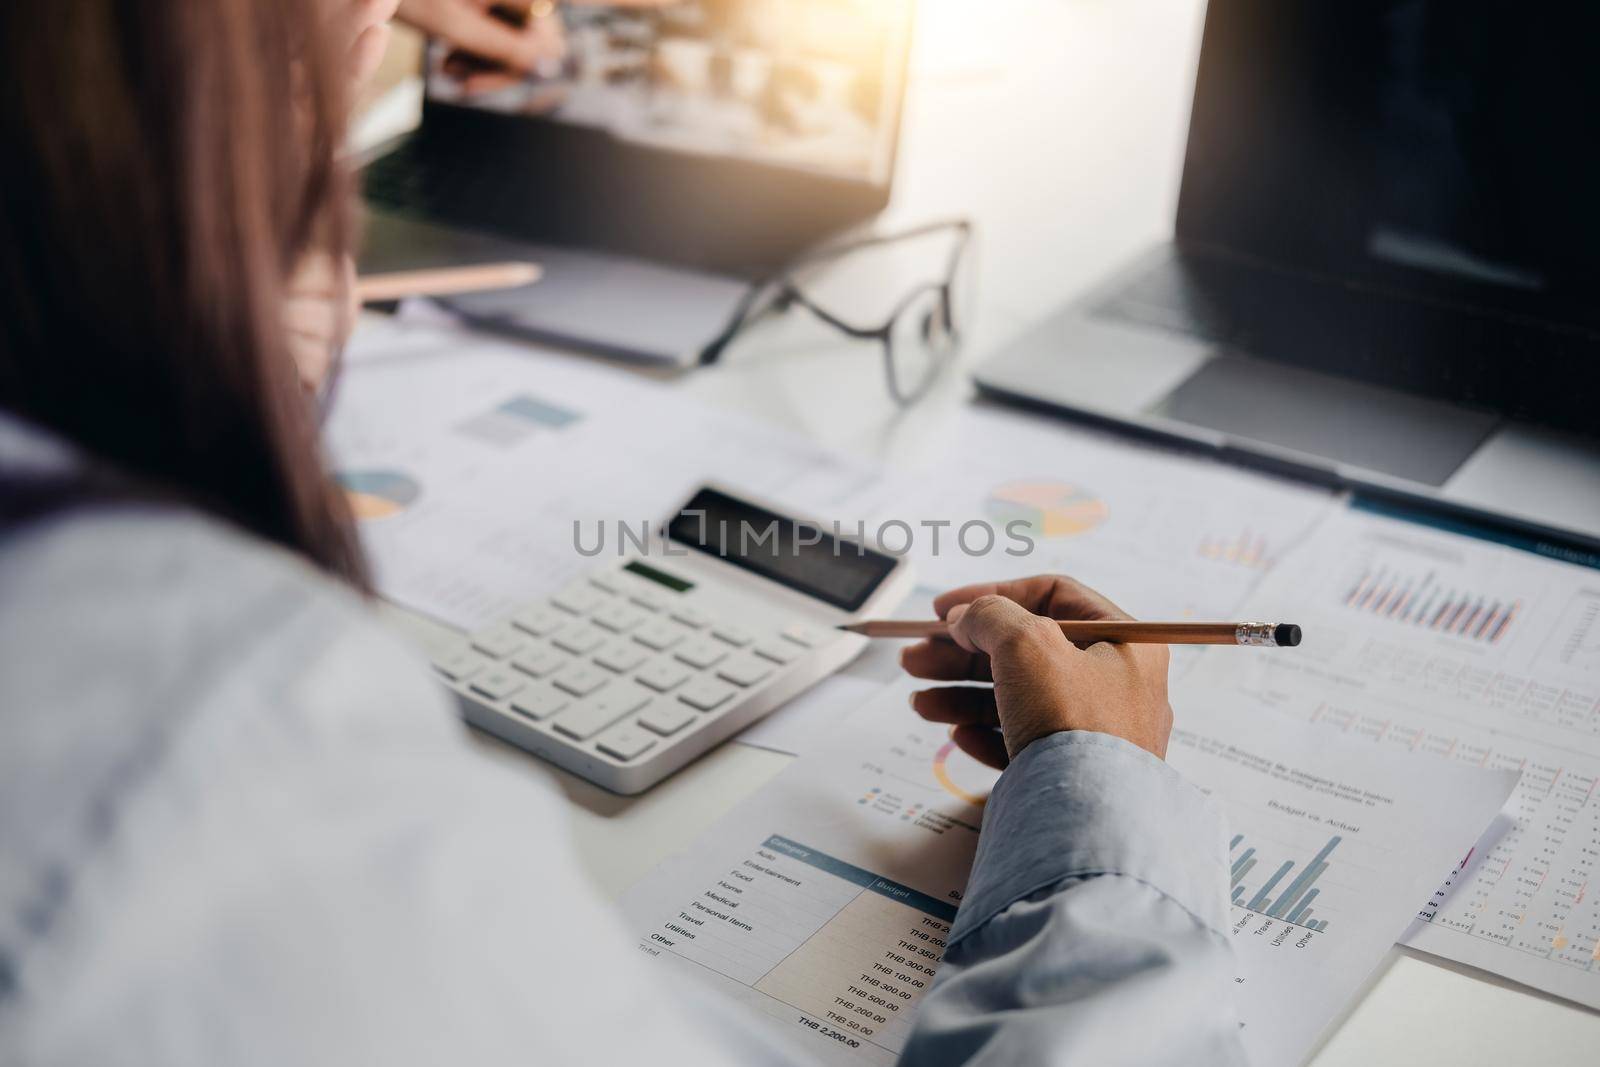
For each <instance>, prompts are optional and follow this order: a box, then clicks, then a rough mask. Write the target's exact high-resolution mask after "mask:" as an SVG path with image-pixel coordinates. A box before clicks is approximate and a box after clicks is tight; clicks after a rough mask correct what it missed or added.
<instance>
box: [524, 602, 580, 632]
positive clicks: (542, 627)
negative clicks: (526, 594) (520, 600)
mask: <svg viewBox="0 0 1600 1067" xmlns="http://www.w3.org/2000/svg"><path fill="white" fill-rule="evenodd" d="M568 621H569V619H568V617H567V616H565V615H563V614H561V612H559V611H557V610H556V609H554V608H550V607H546V606H545V605H543V604H536V605H534V606H533V607H531V608H523V609H522V610H521V611H519V612H517V613H516V614H515V615H513V616H511V625H513V626H515V627H516V628H517V629H519V630H525V631H527V632H528V633H530V634H532V635H533V636H535V637H546V636H548V635H550V634H553V633H555V632H556V631H557V630H559V629H561V627H563V626H565V625H566V624H567V622H568Z"/></svg>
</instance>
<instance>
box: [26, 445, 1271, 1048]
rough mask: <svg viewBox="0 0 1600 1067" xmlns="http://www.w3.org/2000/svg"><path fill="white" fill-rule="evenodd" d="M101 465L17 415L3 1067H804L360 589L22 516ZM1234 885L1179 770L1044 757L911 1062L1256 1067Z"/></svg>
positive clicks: (1027, 760) (1073, 752)
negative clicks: (599, 876) (380, 617)
mask: <svg viewBox="0 0 1600 1067" xmlns="http://www.w3.org/2000/svg"><path fill="white" fill-rule="evenodd" d="M76 468H77V460H76V459H75V458H73V457H72V456H71V455H70V454H69V453H68V452H66V451H64V450H62V449H61V448H60V446H59V445H55V444H52V443H50V442H48V441H46V440H44V439H42V438H41V437H40V436H39V435H37V434H30V433H27V432H25V431H23V430H22V429H21V428H20V427H18V426H17V425H16V424H15V423H14V422H13V423H7V421H6V420H4V419H3V418H0V1062H3V1063H5V1064H8V1065H11V1064H17V1065H25V1064H95V1065H108V1064H159V1065H161V1067H183V1065H191V1064H192V1065H195V1067H201V1065H204V1067H222V1065H228V1067H234V1065H248V1064H263V1065H265V1064H273V1065H277V1064H285V1063H293V1064H297V1065H302V1064H324V1063H325V1064H341V1065H347V1064H367V1063H384V1064H412V1063H416V1064H439V1063H458V1064H469V1063H470V1064H500V1063H506V1064H510V1063H518V1064H533V1063H537V1064H568V1063H603V1064H617V1063H637V1064H657V1063H662V1064H677V1063H693V1064H696V1065H700V1064H753V1063H785V1062H794V1061H795V1060H796V1057H795V1056H794V1054H793V1053H792V1052H791V1051H789V1050H787V1049H785V1048H783V1047H781V1046H780V1044H779V1043H777V1041H776V1040H775V1039H774V1038H773V1037H772V1036H771V1035H769V1034H768V1033H767V1032H766V1031H764V1030H758V1029H756V1028H755V1024H753V1023H748V1022H745V1021H741V1020H740V1019H739V1018H737V1017H735V1016H733V1015H732V1013H730V1012H728V1011H727V1010H726V1009H725V1008H723V1007H722V1006H720V1005H715V1004H708V1003H707V1002H706V1001H705V999H704V998H705V997H706V996H707V995H708V994H696V993H693V992H692V991H685V990H681V989H676V988H668V987H667V986H666V985H665V984H664V983H663V982H662V981H661V977H660V973H659V972H658V971H656V970H653V969H651V968H650V967H649V966H648V963H647V961H644V960H642V959H641V958H640V957H639V956H638V954H637V953H636V952H635V951H634V950H633V948H632V942H631V939H629V938H628V937H627V936H626V935H625V933H624V931H623V929H622V927H621V925H620V923H619V922H618V920H617V918H616V916H615V915H614V913H613V912H612V911H611V910H610V909H609V908H608V907H607V906H606V905H605V904H603V903H602V902H600V901H598V900H597V899H596V897H595V894H594V892H593V891H592V889H591V888H590V887H589V886H588V884H587V882H586V881H585V879H584V877H583V875H582V872H581V871H580V870H579V868H578V866H577V864H576V862H575V860H574V859H573V856H572V853H571V850H570V848H569V846H568V842H567V840H566V830H565V824H566V821H565V815H564V812H563V809H562V804H563V801H562V799H561V797H560V794H559V792H558V791H557V790H555V789H553V788H551V787H550V785H549V783H548V782H547V781H546V780H545V779H544V776H543V775H542V774H539V773H537V772H536V771H535V769H534V765H533V764H532V763H530V762H529V761H526V760H504V759H493V758H490V757H489V756H487V755H486V754H485V753H484V752H483V751H482V750H480V749H479V748H478V747H475V746H473V745H471V744H469V743H468V739H467V737H466V736H465V731H464V729H463V728H462V726H461V725H460V723H459V722H458V721H457V720H456V717H455V715H454V713H453V711H452V709H451V708H450V706H449V704H448V703H447V701H446V700H445V699H444V697H443V694H442V693H441V692H440V690H439V688H438V687H437V686H436V685H435V684H434V683H433V681H432V679H431V678H430V676H429V672H428V670H427V668H426V666H425V665H424V664H422V663H421V662H420V661H419V659H418V657H417V656H416V654H415V653H413V652H412V650H410V649H409V648H407V647H405V646H404V645H402V644H401V643H399V642H398V641H396V640H395V639H394V638H393V637H391V636H390V635H389V634H388V633H387V632H386V631H385V630H384V629H383V628H382V627H381V626H379V625H378V624H377V623H376V622H374V621H373V619H372V617H371V615H370V613H369V612H368V611H367V609H366V607H365V605H363V604H361V603H360V602H359V601H358V600H357V599H356V598H355V597H353V596H351V595H350V594H349V593H347V592H345V591H343V590H341V589H339V588H337V587H335V586H333V585H332V584H331V583H329V582H327V581H326V580H324V579H322V578H321V577H319V576H318V575H316V574H314V573H312V572H311V571H310V570H309V569H308V568H307V567H306V566H304V565H303V564H302V563H300V562H299V561H298V560H295V559H292V558H290V557H289V556H287V555H285V554H284V553H281V552H279V551H276V550H274V549H272V548H269V547H267V546H264V545H262V544H261V543H259V542H257V541H254V540H252V539H250V538H248V537H246V536H244V535H242V534H241V533H239V532H237V531H234V530H231V529H229V528H227V527H225V526H223V525H222V524H220V523H217V522H214V521H211V520H208V519H205V518H202V517H200V516H198V515H195V514H193V513H189V512H185V511H182V510H178V509H174V508H171V507H155V506H138V505H133V506H130V505H126V504H123V505H115V506H98V507H88V508H78V509H74V510H71V511H68V512H65V513H55V514H50V513H48V509H47V508H45V509H44V510H45V514H44V517H34V518H30V519H28V520H26V521H18V519H17V515H18V510H19V509H20V507H21V506H22V503H20V502H24V498H26V500H27V502H28V506H30V507H34V506H37V505H38V504H39V501H41V500H48V498H49V496H50V487H51V483H52V481H54V482H57V483H61V484H64V483H65V482H66V480H67V479H68V478H69V477H70V476H71V475H72V473H73V471H74V470H75V469H76ZM1224 863H1225V848H1224V840H1223V829H1222V824H1221V820H1220V818H1219V816H1218V814H1217V812H1216V810H1215V809H1214V808H1213V807H1212V806H1211V805H1210V804H1209V802H1207V801H1206V800H1205V799H1204V798H1203V797H1202V795H1201V794H1200V793H1199V792H1198V791H1197V790H1195V789H1194V788H1193V787H1191V786H1190V785H1188V784H1187V783H1185V782H1184V781H1183V780H1182V779H1181V778H1180V777H1179V776H1178V775H1177V774H1176V773H1175V772H1173V771H1172V770H1171V769H1170V768H1168V767H1167V766H1166V765H1165V764H1164V763H1162V762H1161V761H1159V760H1157V759H1156V758H1154V757H1153V756H1150V755H1149V754H1147V753H1144V752H1142V751H1140V750H1138V749H1136V748H1134V747H1133V746H1131V745H1128V744H1126V743H1124V742H1121V741H1118V740H1115V739H1112V738H1110V737H1106V736H1103V735H1096V734H1060V735H1056V736H1054V737H1050V738H1047V739H1044V740H1041V741H1039V742H1036V743H1035V744H1033V745H1032V746H1030V747H1029V748H1028V749H1027V750H1026V751H1025V752H1023V753H1022V754H1021V756H1020V757H1019V758H1018V760H1017V761H1016V763H1015V764H1013V766H1012V767H1011V768H1010V769H1009V770H1008V771H1007V772H1006V773H1005V775H1004V776H1002V778H1001V779H1000V784H999V786H998V787H997V789H996V791H995V794H994V796H993V798H992V799H991V801H990V804H989V807H988V810H987V813H986V815H985V821H984V829H983V834H982V838H981V843H980V847H979V853H978V859H977V864H976V867H975V870H974V872H973V877H972V881H971V884H970V886H969V889H968V895H967V898H966V901H965V903H964V904H963V906H962V909H961V911H960V914H959V916H958V918H957V921H956V924H955V928H954V930H953V931H952V938H951V944H950V945H949V947H948V950H947V953H946V956H945V962H944V965H943V967H942V968H941V970H940V972H939V975H938V978H937V980H936V982H935V984H934V987H933V988H932V990H931V991H930V992H929V994H928V996H927V997H926V998H925V1000H924V1002H923V1004H922V1007H921V1011H920V1014H919V1017H918V1020H917V1024H916V1027H915V1029H914V1032H913V1034H912V1038H911V1043H910V1045H909V1046H908V1048H907V1050H906V1053H905V1059H906V1061H907V1062H908V1063H915V1064H930V1065H931V1064H956V1063H995V1064H1020V1063H1027V1064H1034V1063H1075V1064H1096V1065H1098V1064H1109V1063H1163V1064H1167V1063H1170V1064H1180V1063H1181V1064H1185V1065H1195V1064H1213V1063H1216V1064H1221V1063H1237V1062H1243V1054H1242V1052H1241V1049H1240V1046H1239V1042H1238V1038H1237V1020H1236V1018H1235V1014H1234V1010H1233V1006H1232V1003H1231V994H1230V989H1231V987H1232V982H1233V975H1232V970H1231V967H1232V965H1231V960H1230V955H1229V949H1228V941H1227V938H1226V935H1225V933H1224V931H1223V921H1224V920H1223V914H1224V899H1225V898H1224V895H1223V893H1224V888H1223V887H1224Z"/></svg>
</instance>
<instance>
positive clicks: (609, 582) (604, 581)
mask: <svg viewBox="0 0 1600 1067" xmlns="http://www.w3.org/2000/svg"><path fill="white" fill-rule="evenodd" d="M589 584H590V585H592V586H594V587H595V588H596V589H604V590H605V591H606V592H608V593H620V592H622V583H621V582H620V581H618V580H617V575H616V572H615V571H606V572H605V573H604V574H591V575H589Z"/></svg>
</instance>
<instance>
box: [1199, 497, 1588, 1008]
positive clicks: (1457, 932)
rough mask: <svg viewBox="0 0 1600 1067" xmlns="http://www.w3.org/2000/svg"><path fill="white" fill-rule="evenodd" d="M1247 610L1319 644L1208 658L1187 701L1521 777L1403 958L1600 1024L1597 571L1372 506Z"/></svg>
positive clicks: (1331, 523) (1419, 761)
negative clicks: (1559, 1000)
mask: <svg viewBox="0 0 1600 1067" xmlns="http://www.w3.org/2000/svg"><path fill="white" fill-rule="evenodd" d="M1243 610H1245V611H1247V612H1249V613H1251V614H1253V615H1254V614H1259V615H1261V616H1262V617H1264V618H1273V619H1283V620H1285V621H1294V622H1298V623H1300V624H1301V625H1302V626H1303V627H1304V629H1305V635H1306V636H1305V643H1304V644H1303V645H1302V646H1301V647H1300V648H1299V649H1297V650H1296V652H1295V654H1294V655H1273V656H1255V655H1240V654H1237V653H1235V654H1232V655H1216V656H1207V657H1206V658H1205V659H1203V660H1202V662H1201V664H1200V666H1199V668H1198V669H1197V670H1195V671H1194V672H1193V673H1191V674H1190V675H1189V676H1188V678H1186V679H1185V684H1184V691H1185V694H1186V699H1187V700H1189V701H1194V702H1202V703H1205V704H1207V705H1225V706H1229V707H1253V708H1257V709H1261V711H1262V714H1264V715H1269V714H1273V713H1276V714H1277V715H1278V716H1280V717H1282V718H1285V719H1288V720H1289V721H1291V722H1293V723H1296V724H1298V725H1299V726H1300V727H1301V728H1302V729H1304V730H1306V731H1307V732H1308V734H1309V735H1310V736H1323V737H1335V736H1338V737H1344V738H1348V739H1352V740H1355V741H1358V742H1360V743H1361V744H1363V745H1365V746H1366V747H1367V748H1368V749H1369V750H1371V751H1378V752H1389V753H1398V754H1399V755H1401V756H1403V757H1404V758H1406V759H1407V760H1409V761H1411V762H1412V763H1413V764H1414V765H1415V766H1416V767H1417V768H1418V770H1419V771H1421V770H1423V769H1425V768H1428V767H1431V766H1434V765H1436V764H1439V763H1454V764H1467V765H1472V766H1480V767H1499V768H1508V769H1512V770H1517V771H1520V772H1521V775H1522V777H1521V781H1520V784H1519V785H1518V787H1517V790H1516V792H1515V793H1514V794H1513V795H1512V796H1511V798H1510V800H1509V802H1508V803H1507V805H1506V807H1505V809H1504V812H1503V813H1502V814H1503V817H1504V823H1505V826H1506V832H1504V833H1502V834H1498V835H1492V836H1490V837H1489V838H1486V839H1485V840H1484V841H1482V842H1480V843H1479V844H1478V845H1477V846H1476V847H1474V848H1472V849H1470V850H1467V851H1463V853H1462V854H1461V855H1460V856H1458V857H1457V859H1458V860H1459V861H1460V865H1459V868H1458V869H1457V870H1456V871H1455V872H1454V873H1453V874H1452V875H1451V876H1450V877H1449V878H1448V879H1447V880H1446V881H1445V882H1444V883H1443V884H1442V885H1440V886H1438V887H1437V891H1436V892H1434V893H1433V894H1432V895H1431V896H1428V897H1425V898H1423V899H1419V900H1418V901H1417V903H1418V905H1419V906H1421V907H1422V911H1421V919H1422V923H1421V924H1420V926H1419V927H1418V928H1416V929H1415V930H1413V931H1412V932H1411V933H1410V934H1409V935H1408V936H1407V938H1406V943H1407V944H1409V945H1412V946H1414V947H1416V948H1419V949H1423V950H1425V951H1428V952H1433V953H1436V954H1438V955H1441V956H1446V957H1448V958H1450V959H1454V960H1458V961H1460V962H1462V963H1466V964H1470V965H1472V966H1477V967H1482V968H1484V969H1486V970H1490V971H1494V972H1496V973H1498V974H1501V975H1504V976H1506V977H1508V978H1511V979H1514V980H1516V981H1519V982H1524V983H1526V984H1528V985H1531V986H1535V987H1537V988H1539V989H1543V990H1546V991H1548V992H1551V993H1554V994H1556V995H1558V996H1562V997H1567V998H1569V999H1572V1000H1576V1001H1578V1002H1580V1003H1583V1004H1587V1005H1589V1006H1590V1007H1595V1008H1600V571H1596V570H1594V569H1591V568H1588V567H1584V566H1578V565H1573V564H1569V563H1563V562H1558V561H1555V560H1551V559H1546V558H1543V557H1541V556H1540V555H1537V554H1535V553H1533V552H1530V551H1525V550H1522V549H1520V548H1517V547H1512V546H1508V545H1503V544H1497V543H1493V542H1490V541H1485V540H1480V539H1475V538H1471V537H1465V536H1459V535H1457V534H1455V533H1447V532H1443V531H1438V530H1433V529H1430V528H1428V527H1427V526H1424V525H1419V524H1418V523H1416V522H1411V521H1399V520H1397V519H1395V518H1392V517H1388V516H1385V515H1383V514H1378V513H1374V512H1372V511H1370V510H1365V509H1363V508H1361V507H1357V508H1354V509H1351V510H1345V511H1341V512H1339V513H1337V514H1335V515H1332V516H1330V517H1329V519H1328V521H1327V522H1326V523H1325V524H1323V526H1322V527H1321V528H1320V529H1318V531H1317V533H1316V535H1315V536H1314V537H1313V538H1312V539H1310V540H1309V541H1308V542H1307V543H1306V544H1305V545H1303V546H1302V548H1301V549H1300V550H1299V551H1298V552H1297V553H1296V554H1295V555H1294V556H1293V557H1292V558H1290V559H1287V560H1285V561H1284V563H1283V565H1282V566H1281V567H1280V568H1279V569H1278V570H1277V571H1275V572H1274V573H1273V574H1272V575H1271V576H1270V577H1269V578H1268V579H1267V580H1266V581H1265V582H1264V583H1263V585H1262V586H1261V587H1260V588H1259V589H1258V590H1256V592H1255V593H1254V594H1253V596H1252V597H1251V599H1250V600H1249V602H1248V603H1247V605H1246V607H1245V608H1244V609H1243ZM1216 651H1219V652H1226V651H1227V650H1216Z"/></svg>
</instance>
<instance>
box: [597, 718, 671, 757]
mask: <svg viewBox="0 0 1600 1067" xmlns="http://www.w3.org/2000/svg"><path fill="white" fill-rule="evenodd" d="M655 746H656V739H655V738H653V737H651V736H650V735H649V734H647V733H645V732H644V731H643V730H638V729H635V728H634V727H632V726H619V727H617V728H616V729H615V730H612V731H611V732H610V733H609V734H606V735H605V736H604V737H602V738H601V739H600V740H599V741H598V742H596V746H595V747H597V748H599V749H600V751H601V752H604V753H605V754H606V755H608V756H615V757H617V759H619V760H631V759H633V758H634V757H635V756H637V755H639V754H640V753H642V752H647V751H649V750H650V749H652V748H654V747H655Z"/></svg>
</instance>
